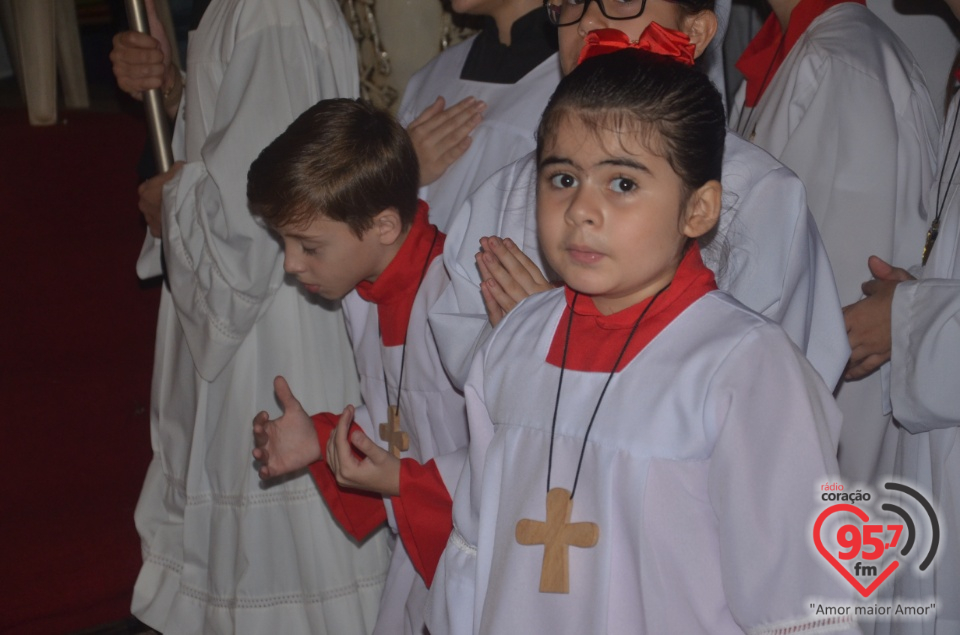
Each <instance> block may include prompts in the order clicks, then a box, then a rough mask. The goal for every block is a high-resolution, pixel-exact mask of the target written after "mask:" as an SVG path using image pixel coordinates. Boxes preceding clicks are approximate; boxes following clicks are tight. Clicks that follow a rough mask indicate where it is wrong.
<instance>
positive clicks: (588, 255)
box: [567, 245, 603, 264]
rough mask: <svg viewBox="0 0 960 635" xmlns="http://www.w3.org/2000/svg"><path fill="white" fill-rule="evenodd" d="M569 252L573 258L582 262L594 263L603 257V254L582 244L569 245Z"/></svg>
mask: <svg viewBox="0 0 960 635" xmlns="http://www.w3.org/2000/svg"><path fill="white" fill-rule="evenodd" d="M567 253H568V254H570V258H571V260H573V261H575V262H579V263H582V264H593V263H595V262H597V261H599V260H600V259H601V258H603V254H602V253H600V252H599V251H594V250H593V249H590V248H589V247H584V246H582V245H569V246H568V247H567Z"/></svg>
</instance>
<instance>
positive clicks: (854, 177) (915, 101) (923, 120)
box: [779, 56, 938, 305]
mask: <svg viewBox="0 0 960 635" xmlns="http://www.w3.org/2000/svg"><path fill="white" fill-rule="evenodd" d="M811 59H812V60H814V59H815V58H813V57H812V56H811ZM810 63H811V64H813V63H814V61H811V62H810ZM890 63H891V64H892V63H895V61H891V62H890ZM820 64H821V65H820V67H819V68H816V69H815V71H812V73H813V75H814V77H813V79H812V80H811V84H812V85H811V88H812V89H813V93H812V94H810V93H809V92H807V91H799V90H798V91H797V92H796V93H794V94H793V95H792V97H793V100H794V101H793V103H791V106H790V110H789V112H790V113H792V116H791V117H790V119H791V120H792V121H791V129H790V130H784V131H782V132H783V134H787V135H789V140H788V141H787V142H786V145H785V147H784V149H783V151H782V152H781V153H779V158H780V160H781V161H783V163H784V164H785V165H788V166H790V167H791V168H792V169H793V170H794V171H795V172H796V173H797V174H799V175H800V176H801V178H802V179H803V182H804V184H805V185H806V188H807V198H808V202H809V205H810V209H811V211H812V212H813V214H814V217H815V218H816V221H817V225H818V227H819V229H820V234H821V235H822V236H823V241H824V243H825V244H826V247H827V252H828V253H829V254H830V259H831V264H832V266H833V270H834V273H835V275H836V279H837V288H838V290H839V292H840V300H841V302H843V304H844V305H847V304H850V303H852V302H855V301H856V300H857V299H859V298H860V297H861V293H860V284H861V283H862V282H863V281H864V280H868V279H869V278H870V271H869V269H868V268H867V258H868V257H869V256H870V255H871V254H873V253H877V254H880V255H887V256H890V257H892V258H893V262H897V263H901V264H902V265H903V266H908V265H912V264H914V263H916V262H918V261H919V259H920V255H921V253H922V249H923V236H924V232H925V231H926V218H925V216H924V212H923V209H922V208H921V207H920V206H918V205H917V201H919V200H920V198H921V196H922V195H923V191H924V188H926V187H927V184H928V183H930V182H931V180H932V178H933V174H932V169H933V166H934V165H935V158H936V157H935V155H934V153H935V147H936V146H935V140H936V137H937V131H938V127H937V122H936V120H935V118H934V116H933V109H932V107H931V104H930V103H929V97H928V96H926V95H914V97H913V98H912V99H910V100H908V101H907V102H906V103H895V102H894V101H893V100H892V99H891V89H890V88H888V86H887V85H885V84H884V83H882V82H881V81H879V80H876V79H873V78H871V77H869V76H866V75H865V74H863V73H861V72H860V71H859V70H858V69H856V68H854V67H852V66H851V65H849V64H848V63H847V62H846V61H845V60H842V59H836V58H827V59H826V60H823V61H821V62H820ZM924 99H925V103H921V100H924Z"/></svg>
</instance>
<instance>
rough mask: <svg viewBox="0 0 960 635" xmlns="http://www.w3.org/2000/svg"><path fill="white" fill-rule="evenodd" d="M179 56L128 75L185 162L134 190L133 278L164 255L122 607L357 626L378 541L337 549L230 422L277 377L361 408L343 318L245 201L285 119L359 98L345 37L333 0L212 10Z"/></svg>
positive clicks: (375, 592) (225, 622) (372, 602)
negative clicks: (134, 534) (302, 282)
mask: <svg viewBox="0 0 960 635" xmlns="http://www.w3.org/2000/svg"><path fill="white" fill-rule="evenodd" d="M130 35H131V34H125V35H124V36H121V38H120V39H123V40H126V39H127V38H129V36H130ZM148 42H150V43H152V44H151V46H152V47H154V50H151V49H147V51H146V52H147V53H148V54H150V53H153V52H155V50H156V48H157V47H159V44H158V43H157V42H156V41H155V40H152V39H150V38H148ZM141 52H142V51H141ZM134 57H136V56H134ZM147 57H148V58H149V55H147ZM187 57H188V59H187V72H186V75H185V76H183V77H181V76H180V75H179V74H178V73H177V72H175V71H171V66H170V65H169V63H168V62H166V63H159V64H151V63H150V60H149V59H146V60H141V61H142V64H140V65H137V64H134V65H133V66H134V71H131V72H136V70H138V69H139V70H140V71H143V70H144V69H145V70H146V71H147V72H145V73H143V72H141V73H140V74H139V75H137V76H142V75H147V76H149V75H151V73H153V72H154V71H157V72H159V73H160V74H161V76H162V77H163V78H165V79H164V80H162V81H164V82H166V81H170V82H171V83H170V84H169V85H167V84H163V85H162V86H161V85H160V84H159V83H158V84H157V85H156V86H154V87H157V86H161V88H162V90H164V91H165V92H166V91H167V90H169V91H170V97H171V102H172V106H171V108H170V112H172V113H174V114H176V113H177V112H179V114H178V117H177V122H176V127H175V130H174V136H175V138H174V144H173V145H174V156H175V158H177V159H179V160H182V161H185V163H183V164H182V167H181V165H180V164H178V168H177V169H174V170H172V171H170V172H169V173H167V174H165V175H161V176H160V177H157V178H154V179H151V180H148V181H147V182H146V183H145V184H144V186H143V187H142V189H141V192H142V198H141V204H142V205H145V206H146V207H147V208H150V209H155V210H156V217H155V218H154V219H153V222H152V223H151V227H152V229H155V230H156V232H155V235H157V236H159V235H160V231H161V227H160V225H161V224H162V242H161V240H160V239H159V238H154V237H153V236H150V235H148V236H147V239H146V243H145V246H144V253H143V256H142V257H141V260H140V262H139V263H138V272H139V273H140V275H141V276H143V277H146V276H151V275H159V274H160V273H161V259H160V251H161V248H162V250H163V252H164V256H165V259H164V261H165V265H166V275H167V284H165V285H164V288H163V292H162V296H161V303H160V315H159V319H158V325H157V342H156V355H155V359H154V374H153V388H152V396H151V442H152V445H153V449H154V459H153V462H152V463H151V465H150V467H149V469H148V472H147V476H146V480H145V483H144V486H143V491H142V493H141V496H140V501H139V503H138V505H137V509H136V512H135V520H136V524H137V530H138V531H139V533H140V536H141V538H142V542H143V557H144V564H143V567H142V569H141V571H140V575H139V577H138V579H137V582H136V586H135V588H134V591H133V612H134V614H135V615H136V616H137V617H138V618H140V619H141V620H142V621H143V622H145V623H147V624H149V625H150V626H151V627H153V628H155V629H157V630H159V631H161V632H164V633H171V634H173V633H194V634H197V635H200V634H203V635H207V634H211V633H237V634H241V635H242V634H244V633H250V634H261V633H298V632H312V633H317V634H322V633H344V632H350V633H365V632H369V631H370V630H371V629H372V627H373V623H374V621H375V619H376V614H377V607H378V605H379V602H380V595H381V589H382V587H383V583H384V580H385V578H386V572H387V567H388V566H389V561H390V551H389V546H388V544H387V535H386V532H383V534H382V535H377V536H373V537H371V538H370V539H369V540H368V541H366V542H365V543H364V544H362V545H358V544H357V543H355V542H354V541H352V540H350V539H349V538H348V537H347V536H345V535H344V534H343V532H342V531H341V530H340V528H339V527H338V526H337V524H336V522H335V521H334V519H333V517H332V516H331V515H330V513H329V511H328V510H327V508H326V506H325V505H324V503H323V501H322V500H321V498H320V496H318V495H317V492H316V487H315V486H314V484H313V481H312V480H311V479H310V478H309V477H308V476H307V475H298V476H297V477H295V478H291V479H289V480H287V481H285V482H284V483H281V484H276V485H274V486H273V487H270V488H268V489H265V488H264V487H263V485H262V483H261V482H260V479H259V478H258V477H257V475H256V473H255V472H254V471H253V470H251V469H250V452H251V451H252V450H253V438H252V435H251V434H250V431H249V427H248V425H247V424H245V423H244V422H248V421H249V420H250V416H251V414H252V413H254V412H256V411H257V410H258V409H259V408H262V407H263V404H264V403H267V402H268V401H269V400H272V399H273V391H272V389H271V386H270V382H271V381H272V379H273V378H274V377H275V376H277V375H278V374H285V375H290V376H291V377H293V378H294V382H295V385H294V388H295V389H296V390H298V391H299V392H301V393H303V394H305V395H306V398H305V405H306V406H307V407H308V408H310V409H311V410H313V411H319V410H324V409H339V408H341V407H342V406H343V405H345V404H346V403H349V402H350V401H352V400H354V399H356V397H357V385H356V379H355V371H354V365H353V355H352V353H351V351H350V346H349V341H348V339H347V335H346V332H345V329H344V327H343V318H342V316H341V315H340V312H339V310H338V309H337V310H334V309H331V308H329V307H325V306H321V305H319V304H318V303H316V302H313V301H311V300H310V299H309V298H307V297H306V296H304V295H303V294H302V293H301V291H300V290H299V289H297V287H296V286H295V285H292V284H289V283H287V282H285V281H284V277H283V270H282V267H281V259H282V252H281V250H280V246H279V245H278V243H277V241H276V239H275V238H274V237H273V236H271V235H270V233H269V232H268V230H267V229H266V228H265V227H263V226H262V225H261V224H260V223H258V222H257V221H256V220H255V219H254V218H253V217H252V216H251V214H250V211H249V209H248V204H247V198H246V175H247V170H248V168H249V167H250V163H251V162H252V161H253V159H254V158H256V156H257V153H259V152H260V151H261V150H262V149H263V148H264V146H266V145H267V144H268V143H269V142H270V141H271V140H272V139H273V138H274V137H276V136H277V135H278V134H279V133H280V132H282V131H283V130H284V128H286V126H287V125H288V124H289V123H290V122H291V121H293V120H294V119H295V118H296V116H297V115H298V114H300V113H301V112H302V111H304V110H306V109H307V108H308V107H309V106H311V105H312V104H314V103H315V102H316V101H317V100H319V99H321V98H324V97H335V96H341V95H344V96H351V97H352V96H355V95H356V94H357V91H358V77H357V66H356V56H355V50H354V42H353V37H352V35H351V33H350V29H349V27H348V26H347V24H346V23H345V21H344V19H343V16H342V15H341V14H340V10H339V8H338V7H337V5H336V3H334V2H332V0H270V1H266V0H214V2H212V3H211V4H210V6H209V7H208V9H207V11H206V12H205V13H204V16H203V19H202V20H201V22H200V25H199V28H198V30H197V31H196V32H194V33H192V34H191V40H190V47H189V54H188V56H187ZM168 59H169V57H167V58H166V60H168ZM166 60H164V59H163V58H162V57H161V62H165V61H166ZM181 80H182V82H183V83H184V84H185V88H183V91H182V92H183V99H182V100H177V101H173V99H172V98H173V97H175V96H178V95H179V94H180V90H179V87H180V86H181V83H180V82H181ZM148 87H149V86H146V87H143V88H148ZM143 88H141V89H143ZM168 105H170V104H168ZM167 181H169V182H168V183H167V186H166V188H165V189H164V190H163V196H162V205H161V204H160V201H161V197H160V188H161V186H162V184H163V183H165V182H167ZM151 206H152V207H151ZM161 221H162V222H161Z"/></svg>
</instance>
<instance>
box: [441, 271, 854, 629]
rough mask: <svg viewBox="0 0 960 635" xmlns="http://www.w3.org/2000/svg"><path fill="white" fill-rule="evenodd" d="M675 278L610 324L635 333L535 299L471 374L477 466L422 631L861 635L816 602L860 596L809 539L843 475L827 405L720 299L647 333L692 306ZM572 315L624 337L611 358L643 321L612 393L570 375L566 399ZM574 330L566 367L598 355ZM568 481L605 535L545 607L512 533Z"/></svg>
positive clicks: (815, 387) (579, 556)
mask: <svg viewBox="0 0 960 635" xmlns="http://www.w3.org/2000/svg"><path fill="white" fill-rule="evenodd" d="M688 258H689V255H688ZM697 260H699V258H698V259H697ZM683 267H684V265H683V264H681V269H683ZM701 269H702V265H701ZM679 278H680V274H679V273H678V274H677V277H675V278H674V282H673V284H672V285H671V287H670V288H669V289H668V290H667V292H666V293H664V294H663V297H662V298H661V299H660V300H657V299H654V300H653V302H654V304H653V305H652V306H651V309H652V310H651V311H650V312H649V315H647V316H646V317H645V318H644V317H643V315H641V318H637V317H635V316H636V315H637V313H639V312H640V310H639V309H640V305H637V306H635V307H631V308H630V309H626V310H625V311H623V312H620V314H625V313H627V312H630V311H633V313H632V314H631V315H632V317H631V316H628V318H629V319H628V318H623V319H621V318H620V314H614V315H611V316H602V315H599V313H598V312H597V311H596V309H595V308H594V307H593V306H592V303H591V302H590V301H589V298H586V297H585V296H580V297H579V298H578V299H577V298H575V299H573V300H571V296H572V293H571V292H570V291H569V290H568V289H557V290H554V291H549V292H546V293H542V294H538V295H536V296H533V297H530V298H528V299H526V300H525V301H524V302H522V303H521V304H520V305H518V306H517V307H516V308H515V309H514V310H513V311H511V312H510V313H509V314H508V315H507V316H506V317H505V318H504V320H503V321H502V322H501V323H500V325H499V326H498V328H497V329H496V330H495V331H494V333H493V335H492V336H491V338H490V339H489V340H488V342H487V344H486V345H485V346H484V348H483V349H482V350H481V352H480V353H479V354H478V355H477V357H476V358H475V359H474V363H473V366H472V368H471V371H470V375H469V378H468V380H467V385H466V389H465V397H466V400H467V413H468V421H469V426H470V447H469V460H468V463H467V466H466V468H465V470H464V473H463V476H461V479H460V482H459V483H458V485H457V490H456V494H455V497H454V509H453V514H454V531H453V533H452V534H451V538H450V541H449V542H448V544H447V548H446V550H445V551H444V553H443V556H442V558H441V561H440V567H439V568H438V570H437V574H436V578H435V580H434V585H433V587H432V588H431V595H430V598H429V601H428V612H427V620H428V621H427V625H428V627H429V628H430V631H431V633H435V634H447V633H451V634H455V635H461V634H467V633H484V634H486V633H637V634H645V633H649V634H657V635H659V634H662V633H683V634H685V635H695V634H697V633H704V634H706V633H711V634H713V635H719V634H724V633H731V634H732V633H737V634H742V633H744V632H748V633H788V632H797V633H801V632H827V631H826V630H819V629H818V627H819V628H824V629H826V628H827V626H826V625H827V624H828V623H829V624H830V625H831V626H830V630H829V632H836V633H841V632H842V633H855V632H859V631H858V630H857V628H856V625H855V623H853V621H852V618H849V617H848V618H846V619H845V620H844V619H840V620H836V621H831V622H824V621H822V618H821V617H818V616H816V615H815V614H813V613H812V611H811V610H810V608H809V603H808V601H807V599H808V598H811V597H814V596H816V597H820V598H834V599H835V600H841V599H842V600H841V601H845V600H848V599H850V597H851V594H852V590H851V589H850V587H849V585H847V583H846V582H845V581H844V580H843V579H842V578H841V577H840V576H839V575H838V574H837V573H836V571H834V570H833V569H832V568H831V567H830V565H829V564H827V562H826V561H824V560H823V559H822V558H821V557H820V556H819V554H817V553H816V551H815V550H814V549H813V547H812V540H811V537H810V533H809V528H810V527H811V525H812V523H813V521H814V519H815V518H816V517H817V515H818V513H820V511H821V510H822V508H823V504H822V502H821V501H820V493H819V488H820V486H821V484H822V483H824V482H826V481H827V480H828V479H830V478H833V477H835V474H836V469H837V466H836V459H835V456H834V453H835V449H836V441H837V435H838V434H839V427H840V413H839V411H838V410H837V408H836V405H835V404H834V401H833V397H832V395H831V393H830V391H829V390H828V389H827V388H826V386H825V385H824V384H823V381H822V380H821V379H820V377H819V375H818V374H817V372H816V371H815V370H814V369H813V368H812V367H811V366H810V365H809V363H808V362H807V361H806V360H805V359H804V357H803V355H802V354H801V353H800V352H799V351H798V350H797V349H796V347H795V346H794V345H793V344H792V343H791V342H790V340H789V338H787V337H786V336H785V335H784V333H783V332H782V330H781V329H780V328H779V327H777V326H776V325H773V324H771V323H770V322H769V321H768V320H765V319H764V318H762V317H760V316H757V315H756V314H755V313H753V312H751V311H749V310H747V309H745V308H744V307H743V306H742V305H740V304H739V303H738V302H736V301H734V300H732V299H731V298H730V297H729V296H727V295H726V294H724V293H721V292H716V291H714V292H708V293H706V295H700V296H699V299H695V300H693V303H692V304H689V305H688V306H687V307H686V308H679V309H678V310H679V311H680V312H679V314H678V315H676V317H673V318H672V321H670V320H669V318H667V320H668V321H667V322H666V324H665V325H664V326H663V328H662V330H659V331H656V330H654V332H651V333H649V334H646V333H645V331H644V327H643V325H644V324H646V323H647V320H650V321H651V322H655V321H656V320H659V319H661V316H660V315H658V314H657V304H656V302H658V301H659V302H664V303H668V302H673V300H672V299H669V298H670V294H671V293H673V292H674V291H676V292H678V293H681V292H683V291H682V289H683V287H682V286H679V287H678V284H682V283H678V279H679ZM581 302H585V303H586V304H587V305H588V306H586V307H585V308H583V309H581V308H579V307H581V304H580V303H581ZM571 303H576V306H577V307H578V308H576V309H574V313H575V316H576V320H577V322H579V323H580V324H586V325H585V326H582V329H586V330H592V331H593V332H594V333H599V334H598V335H596V337H600V338H602V339H603V340H609V339H613V338H620V339H618V340H617V344H616V349H617V350H619V349H620V347H623V348H624V349H626V345H625V344H619V342H623V341H630V340H625V339H624V335H625V334H626V332H628V331H629V330H630V329H631V327H632V325H633V324H634V323H635V321H636V320H637V319H641V321H640V325H641V326H640V329H639V330H638V331H636V333H637V338H638V339H643V340H644V341H647V340H645V339H644V338H652V339H649V341H648V343H646V344H645V345H643V347H642V348H641V349H640V350H639V351H638V352H633V353H632V356H631V355H630V354H628V355H627V356H626V357H624V358H623V359H624V361H623V363H622V364H621V365H620V366H619V370H618V371H617V372H616V373H614V374H613V375H612V380H610V383H609V389H608V390H605V389H604V385H605V383H606V382H607V381H608V378H610V377H611V373H610V369H611V368H612V366H613V362H606V363H607V366H606V367H605V368H599V367H598V368H595V369H594V368H587V369H579V368H577V367H576V366H577V364H578V363H579V362H567V361H564V362H563V363H566V364H567V366H566V369H565V371H564V374H563V379H562V390H559V391H558V384H559V382H560V373H561V369H560V368H559V365H560V364H559V363H557V362H558V361H559V360H558V359H557V357H558V356H559V354H560V353H559V351H558V349H557V343H558V342H560V345H561V346H563V336H564V332H566V330H567V328H566V327H565V326H563V325H564V323H565V320H567V317H566V316H568V315H570V310H569V306H570V305H571ZM642 304H643V303H641V305H642ZM668 306H669V305H668ZM663 311H664V312H667V311H670V308H665V309H663ZM592 321H595V322H596V325H595V326H594V325H593V322H592ZM654 328H656V327H654ZM574 331H575V334H574V335H573V336H572V337H571V338H570V340H569V342H570V347H571V349H575V348H576V347H577V346H578V342H581V344H579V347H580V348H581V349H583V350H580V351H576V350H571V355H570V357H569V358H568V357H567V354H566V352H565V350H566V348H565V347H564V348H561V349H560V350H563V351H564V352H563V357H562V359H563V360H568V359H573V358H579V359H581V360H583V359H588V360H591V359H593V358H595V357H608V356H609V355H604V354H603V353H601V354H599V355H598V354H597V353H596V351H597V350H598V349H599V348H602V347H600V346H596V347H595V346H593V345H592V344H583V343H582V342H583V340H582V339H580V337H579V336H578V334H577V333H578V331H577V329H576V328H575V329H574ZM558 338H559V339H558ZM606 352H607V353H609V352H610V351H606ZM613 353H614V355H613V357H614V358H615V357H616V355H615V354H616V350H614V351H613ZM597 366H603V364H597ZM601 393H602V394H603V397H602V398H601V401H600V405H599V409H598V410H597V413H596V418H595V420H593V425H592V427H590V432H589V436H587V433H586V432H585V431H586V429H587V428H588V422H591V413H592V412H593V411H594V408H595V407H596V406H597V403H598V397H599V396H600V395H601ZM554 395H559V396H558V397H557V399H558V400H559V407H558V408H557V412H558V414H557V418H556V429H555V431H553V430H552V428H551V422H552V421H553V413H554V408H555V402H554ZM551 448H552V449H551ZM581 451H582V468H578V461H579V460H580V459H579V458H578V457H580V456H581ZM551 452H552V454H551ZM548 472H549V473H550V476H549V477H548ZM575 480H576V482H577V484H576V489H575V495H574V498H573V508H572V515H571V516H570V517H569V520H568V522H570V523H595V524H596V525H597V527H598V536H599V537H598V539H597V541H596V543H595V544H594V545H593V546H582V545H581V546H578V547H570V548H569V549H568V556H567V557H568V559H569V561H568V569H569V571H568V573H569V591H568V593H545V592H541V591H540V590H539V585H540V581H541V566H542V563H543V561H544V551H545V549H544V547H543V546H542V545H540V544H520V542H519V541H518V539H517V538H516V537H515V535H516V534H519V532H520V527H519V526H518V521H521V520H524V519H528V520H532V521H542V520H544V518H545V511H546V508H545V499H546V492H547V489H548V487H562V488H565V489H567V490H571V489H573V485H572V484H573V483H574V481H575Z"/></svg>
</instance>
